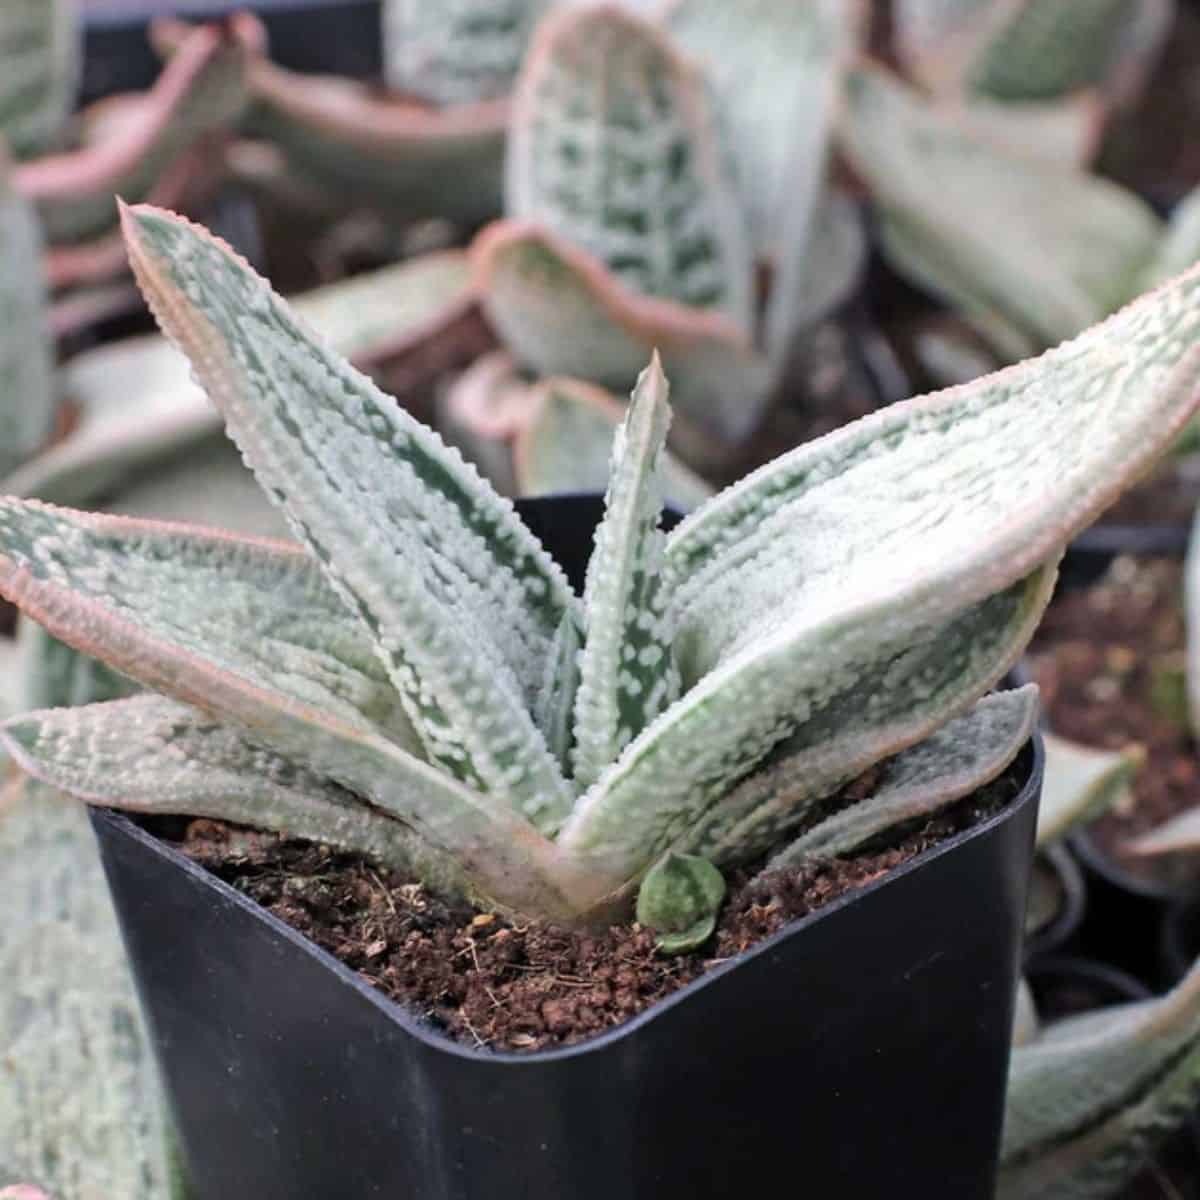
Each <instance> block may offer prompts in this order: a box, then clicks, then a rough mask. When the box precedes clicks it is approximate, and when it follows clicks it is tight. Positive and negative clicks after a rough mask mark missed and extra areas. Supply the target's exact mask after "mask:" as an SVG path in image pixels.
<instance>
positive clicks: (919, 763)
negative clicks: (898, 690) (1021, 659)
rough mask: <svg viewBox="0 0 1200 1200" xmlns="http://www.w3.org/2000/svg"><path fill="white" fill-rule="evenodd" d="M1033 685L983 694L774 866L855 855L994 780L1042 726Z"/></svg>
mask: <svg viewBox="0 0 1200 1200" xmlns="http://www.w3.org/2000/svg"><path fill="white" fill-rule="evenodd" d="M1037 717H1038V693H1037V687H1036V686H1035V685H1033V684H1030V685H1028V686H1027V687H1023V688H1019V689H1018V690H1016V691H1010V692H997V693H995V694H994V695H991V696H985V697H984V698H983V699H982V700H979V701H977V702H976V703H975V706H974V707H973V708H971V709H970V710H969V711H968V712H966V713H964V714H963V715H962V716H961V717H956V718H955V719H954V720H952V721H949V722H947V723H946V724H945V725H943V726H942V727H941V728H940V729H938V730H937V731H936V732H934V733H932V734H930V735H929V737H927V738H926V739H925V740H924V741H921V742H918V743H917V744H916V745H915V746H913V747H911V748H910V749H908V750H904V751H902V752H901V753H900V754H898V755H896V757H895V758H893V759H889V760H888V762H886V763H885V764H884V768H883V771H884V774H883V778H882V779H881V780H880V782H879V785H878V787H877V789H876V790H875V792H874V793H873V794H872V795H871V796H869V797H867V799H865V800H859V801H856V802H854V803H852V804H849V805H847V806H846V807H845V808H843V809H842V810H841V811H839V812H837V813H834V814H832V815H830V816H828V817H826V818H825V819H824V820H822V821H819V822H818V823H817V824H815V825H814V826H813V827H812V828H811V829H809V830H807V831H806V832H804V833H803V834H801V835H800V837H798V838H797V839H796V840H795V841H794V842H792V844H791V845H790V846H788V848H787V849H786V850H784V851H782V852H781V853H780V854H778V855H776V856H775V858H774V859H773V860H772V862H771V866H773V867H786V866H793V865H795V864H798V863H801V862H804V861H805V860H807V859H812V858H834V857H836V856H837V855H840V854H851V853H853V852H854V851H855V850H858V849H859V848H860V847H861V846H863V845H864V844H865V843H866V842H868V841H870V840H871V839H872V838H876V837H879V836H880V835H881V834H884V833H887V832H888V831H889V830H893V829H896V828H898V827H900V826H903V825H904V824H906V823H907V822H910V821H915V820H918V819H920V818H922V817H927V816H931V815H932V814H934V813H936V812H938V811H939V810H941V809H943V808H945V807H946V806H947V805H950V804H953V803H954V801H956V800H961V799H962V798H963V797H964V796H968V795H970V794H971V793H972V792H974V791H976V790H978V789H979V788H981V787H983V786H984V785H985V784H987V783H990V782H991V781H992V780H993V779H995V778H996V777H997V776H998V775H999V774H1000V773H1001V772H1002V771H1004V770H1006V769H1007V767H1008V766H1009V764H1010V763H1011V762H1012V761H1013V759H1014V758H1016V756H1017V754H1018V752H1019V751H1020V749H1021V747H1022V746H1024V745H1025V743H1026V742H1028V741H1029V738H1030V736H1031V735H1032V734H1033V731H1034V729H1035V727H1036V725H1037Z"/></svg>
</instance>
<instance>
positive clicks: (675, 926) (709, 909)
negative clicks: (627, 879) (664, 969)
mask: <svg viewBox="0 0 1200 1200" xmlns="http://www.w3.org/2000/svg"><path fill="white" fill-rule="evenodd" d="M724 899H725V877H724V876H723V875H722V874H721V872H720V871H718V870H717V868H716V867H714V866H713V865H712V863H710V862H709V861H708V859H706V858H700V857H698V856H697V855H695V854H667V855H666V856H664V858H663V859H662V861H661V862H658V863H655V864H654V866H653V867H652V868H651V869H650V871H649V872H648V873H647V875H646V878H645V879H643V880H642V886H641V887H640V888H639V889H638V899H637V919H638V923H639V924H641V925H645V926H647V927H648V928H650V929H653V930H654V932H655V933H657V934H658V938H657V945H658V948H659V949H660V950H661V951H663V953H665V954H682V953H684V952H685V951H688V950H695V949H696V948H697V947H699V946H702V945H703V944H704V943H705V942H706V941H708V939H709V938H710V937H711V936H712V933H713V930H714V929H715V928H716V927H717V911H718V910H719V909H720V907H721V901H722V900H724Z"/></svg>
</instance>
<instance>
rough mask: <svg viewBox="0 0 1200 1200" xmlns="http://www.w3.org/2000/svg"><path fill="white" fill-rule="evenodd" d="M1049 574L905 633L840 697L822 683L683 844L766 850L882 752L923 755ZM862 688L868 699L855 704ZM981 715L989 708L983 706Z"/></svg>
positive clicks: (1020, 622)
mask: <svg viewBox="0 0 1200 1200" xmlns="http://www.w3.org/2000/svg"><path fill="white" fill-rule="evenodd" d="M1054 577H1055V573H1054V571H1053V569H1050V568H1045V569H1043V570H1040V571H1037V572H1035V573H1034V574H1033V575H1032V576H1031V577H1030V578H1029V579H1027V580H1024V581H1022V582H1021V583H1019V584H1017V585H1016V586H1014V587H1012V588H1009V589H1007V590H1006V591H1004V592H1002V593H1000V594H999V595H997V596H993V597H989V598H988V599H987V600H985V601H984V602H983V603H982V604H979V605H976V606H974V607H973V608H971V609H969V610H968V611H967V612H966V613H964V614H962V615H961V616H959V617H957V618H956V619H955V620H953V621H951V622H949V623H948V624H946V625H945V626H941V627H938V628H935V629H930V630H923V631H921V632H920V633H914V634H913V635H912V636H911V637H910V640H909V642H908V643H907V645H906V647H905V650H904V652H903V654H902V656H901V657H899V658H898V659H897V661H895V662H892V661H890V660H889V659H888V658H887V657H886V655H881V657H880V661H879V662H878V663H877V664H873V665H872V666H871V667H868V668H866V670H865V672H864V674H863V675H862V677H861V678H859V679H857V682H856V684H854V685H852V686H851V687H849V688H848V689H847V690H846V691H845V692H843V693H841V694H839V693H838V691H837V685H836V684H834V685H829V684H826V685H824V686H825V687H826V689H827V692H828V695H829V699H828V700H827V703H826V706H825V708H824V710H823V711H822V712H821V714H820V717H819V719H815V720H809V721H806V722H803V723H801V724H800V726H799V728H798V729H797V730H796V732H795V733H793V734H792V735H791V736H790V737H788V738H786V739H785V740H784V741H783V742H781V743H780V744H779V745H778V746H776V747H775V748H774V750H773V752H772V753H771V754H770V756H769V757H768V758H767V759H766V761H765V763H764V764H763V765H762V766H761V767H760V768H759V769H757V770H756V771H754V772H753V773H752V774H750V775H749V776H748V777H747V778H746V779H745V780H743V781H742V782H741V783H740V784H738V785H737V786H735V787H733V788H732V789H731V790H729V791H728V793H727V794H726V795H724V796H721V797H718V799H717V803H716V804H715V805H714V806H713V808H712V810H711V812H710V813H709V814H708V815H707V816H706V817H705V818H704V819H703V820H702V821H700V822H699V823H697V825H696V826H695V827H694V828H693V829H692V830H691V831H690V832H689V833H688V834H687V836H686V838H685V840H684V843H683V844H684V845H685V846H686V847H687V848H688V849H691V850H695V851H697V852H699V853H703V854H707V855H709V856H710V857H712V858H714V859H716V860H717V861H718V862H727V861H735V860H740V859H744V858H746V857H750V856H753V855H754V854H757V853H761V852H765V851H767V850H769V849H770V848H771V847H772V846H775V845H778V844H779V842H780V841H781V839H782V838H783V837H784V836H785V835H787V834H788V833H789V831H791V830H793V829H794V828H796V827H797V826H798V825H799V826H803V825H804V824H806V823H807V824H810V825H811V823H812V820H813V818H812V814H813V813H814V812H816V811H817V810H816V805H817V804H818V803H819V802H820V801H821V800H824V799H825V798H826V797H828V796H830V795H832V794H833V793H834V792H835V791H836V790H837V789H838V788H840V787H841V786H843V785H844V784H846V783H848V782H850V781H851V780H852V779H854V778H855V776H857V775H858V774H860V773H861V772H862V771H864V770H865V769H866V768H867V767H869V766H871V765H872V764H874V763H876V762H878V761H879V760H880V759H881V758H885V757H887V756H889V755H891V754H894V753H896V752H898V751H903V750H904V748H905V747H907V746H915V747H916V749H915V750H914V751H912V753H915V754H917V755H918V757H917V759H916V761H917V762H918V763H920V762H921V761H923V760H922V759H921V757H920V752H921V748H922V746H923V745H925V742H923V741H922V739H923V738H924V739H928V738H930V737H931V736H936V735H937V732H938V731H939V729H940V728H941V727H942V726H943V725H944V724H945V723H946V722H947V721H950V720H952V719H953V718H955V717H956V716H957V714H959V713H961V712H962V711H963V710H964V708H966V707H967V706H968V705H969V704H970V703H971V701H972V700H973V699H975V697H977V696H979V695H980V694H981V693H982V692H984V691H986V690H987V688H989V687H990V686H992V685H993V684H994V683H995V682H996V681H997V680H998V679H999V678H1000V677H1001V676H1002V675H1003V674H1004V672H1005V671H1006V670H1008V668H1009V667H1010V666H1011V665H1012V663H1013V662H1014V661H1015V660H1016V658H1017V657H1018V655H1019V654H1020V651H1021V648H1022V647H1023V646H1024V645H1025V643H1026V642H1027V641H1028V640H1029V638H1030V636H1031V635H1032V633H1033V630H1034V629H1035V628H1036V626H1037V623H1038V621H1039V620H1040V619H1041V615H1042V613H1043V612H1044V611H1045V607H1046V605H1047V603H1048V602H1049V599H1050V594H1051V591H1052V589H1053V586H1054ZM864 695H869V696H871V697H872V698H873V702H872V703H871V704H869V705H867V704H864V703H863V701H862V697H863V696H864ZM989 715H991V716H994V715H996V714H995V713H994V712H992V713H988V712H987V711H986V710H985V719H986V717H987V716H989ZM967 719H968V717H966V716H964V717H958V720H959V721H965V720H967ZM901 757H902V755H901ZM872 811H874V810H872ZM868 815H870V814H868ZM845 827H846V821H845V820H844V819H843V820H841V821H837V822H835V823H834V824H833V825H831V826H830V827H829V829H828V830H826V831H825V833H827V834H830V835H831V836H833V835H840V834H841V833H842V832H843V831H844V828H845ZM850 827H851V828H853V820H851V821H850ZM831 853H836V851H831Z"/></svg>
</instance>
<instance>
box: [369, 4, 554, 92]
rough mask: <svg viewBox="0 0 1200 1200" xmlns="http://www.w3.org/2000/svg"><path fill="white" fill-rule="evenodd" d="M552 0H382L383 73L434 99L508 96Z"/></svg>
mask: <svg viewBox="0 0 1200 1200" xmlns="http://www.w3.org/2000/svg"><path fill="white" fill-rule="evenodd" d="M549 2H550V0H500V2H499V3H497V2H496V0H443V2H442V3H440V4H427V3H425V0H385V2H384V5H383V57H384V75H385V77H386V79H387V81H388V83H389V85H390V86H391V87H393V88H395V89H396V90H397V91H399V92H403V93H407V94H409V95H413V96H420V97H421V98H422V99H424V100H427V101H429V102H430V103H432V104H440V105H452V104H469V103H472V102H474V101H478V100H494V99H497V98H499V97H501V96H506V95H508V93H509V91H510V90H511V88H512V85H513V81H514V80H515V79H516V76H517V71H518V69H519V68H520V65H521V59H522V56H523V55H524V53H525V46H526V43H527V42H528V41H529V36H530V34H531V33H532V32H533V27H534V25H536V24H537V21H538V19H539V18H540V17H541V15H542V13H543V11H544V10H545V9H546V8H547V7H548V6H549Z"/></svg>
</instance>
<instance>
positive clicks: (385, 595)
mask: <svg viewBox="0 0 1200 1200" xmlns="http://www.w3.org/2000/svg"><path fill="white" fill-rule="evenodd" d="M126 225H127V236H128V239H129V244H130V253H131V259H132V261H133V264H134V269H135V272H136V274H137V276H138V279H139V281H140V282H141V284H142V287H143V289H144V290H145V292H146V294H147V298H148V299H149V300H150V303H151V307H152V308H153V309H154V311H155V314H156V316H157V317H158V318H159V321H160V322H161V324H162V325H163V328H164V330H165V331H166V332H167V333H168V334H169V336H171V337H172V338H173V339H175V340H176V341H177V343H178V344H179V345H180V347H181V349H183V350H184V352H185V353H186V354H188V356H189V358H190V359H191V361H192V365H193V368H194V369H195V371H196V374H197V378H198V380H199V381H200V382H201V383H202V385H203V386H204V387H205V389H206V391H207V393H208V395H209V397H210V399H212V400H213V402H214V403H215V404H216V405H217V407H218V408H219V409H220V410H221V412H222V414H223V415H224V417H225V420H226V425H227V429H228V431H229V433H230V435H231V436H232V437H233V438H234V440H235V441H236V442H237V443H238V445H239V447H240V448H241V450H242V453H243V455H244V456H245V458H246V461H247V463H248V465H249V466H250V467H251V469H252V470H253V471H254V472H255V474H256V475H257V477H258V479H259V482H260V483H261V484H262V485H263V487H264V488H265V489H266V491H267V493H268V494H269V495H270V496H271V497H272V499H273V500H274V501H275V502H276V503H277V504H278V505H279V506H280V507H281V508H282V509H283V510H284V512H285V513H286V515H287V517H288V522H289V525H290V526H291V528H292V530H293V532H294V533H295V534H296V536H297V537H298V538H299V540H300V541H301V542H302V543H304V544H305V545H306V546H307V547H308V548H309V549H310V551H311V552H312V554H313V556H314V558H315V559H316V561H317V562H318V563H319V564H320V566H321V569H322V570H323V571H324V572H325V573H326V575H327V577H328V579H329V580H330V582H331V583H332V584H333V586H334V588H335V589H336V590H337V591H338V594H339V595H340V596H341V597H342V599H343V601H344V602H345V603H346V604H347V605H348V606H349V607H350V609H351V610H352V611H353V612H354V613H355V614H356V615H357V616H358V618H359V619H360V620H361V621H363V622H364V623H365V625H366V626H367V627H368V628H369V629H370V631H371V635H372V638H373V641H374V645H375V650H376V653H377V654H378V656H379V658H380V661H381V662H382V663H383V664H384V666H385V667H386V669H387V671H388V674H389V677H390V678H391V680H392V682H393V684H394V685H395V686H396V688H397V689H398V690H399V692H400V694H401V697H402V698H403V700H404V703H405V707H406V709H407V711H408V713H409V716H410V719H411V720H412V721H413V724H414V726H415V727H416V729H417V732H418V734H419V735H420V737H421V740H422V743H423V745H424V747H425V750H426V753H427V754H428V756H429V757H430V759H431V760H432V761H434V762H436V763H438V764H440V765H441V766H442V767H444V768H445V769H447V770H448V771H449V772H450V773H451V774H453V775H455V776H456V777H458V778H460V779H462V780H464V781H465V782H467V783H468V784H469V785H472V786H479V787H482V788H484V789H486V790H488V791H489V792H491V793H493V794H495V795H496V796H497V797H498V798H500V799H501V800H502V801H503V802H507V803H510V804H512V805H513V807H514V808H515V809H517V810H519V811H520V812H522V813H524V814H525V815H526V816H528V817H530V818H532V819H533V820H535V821H536V822H538V823H539V825H540V826H541V827H542V828H545V829H551V828H553V827H554V826H555V825H556V824H557V822H558V821H560V820H561V819H562V817H563V816H564V815H565V813H566V811H567V810H568V809H569V807H570V803H571V799H570V797H571V793H570V789H569V787H568V785H567V783H566V781H565V779H564V778H563V776H562V773H561V771H560V770H559V767H558V764H557V762H556V761H555V759H554V756H553V755H552V754H551V753H550V752H549V750H548V748H547V746H546V742H545V738H544V735H543V732H542V731H540V730H539V729H538V728H537V727H536V725H535V724H534V721H533V717H532V715H531V712H530V710H531V707H532V703H533V700H534V698H535V697H536V695H537V693H538V690H539V689H540V687H541V684H542V679H543V674H544V664H545V661H546V658H547V656H548V654H549V653H550V646H551V643H552V641H553V639H554V637H555V634H556V633H557V631H558V628H559V625H560V623H561V620H562V616H563V613H564V612H571V611H572V610H573V609H574V607H575V606H576V604H577V600H576V598H575V596H574V594H573V593H572V592H571V590H570V587H569V585H568V584H567V581H566V578H565V576H564V575H563V573H562V571H561V569H560V568H559V567H558V566H557V564H556V563H554V562H553V561H552V560H551V559H550V557H549V556H548V555H547V554H546V552H545V550H544V549H543V548H542V546H541V544H540V543H539V542H538V541H537V539H536V538H535V537H534V536H533V535H532V534H531V533H530V532H529V530H528V529H527V528H526V527H525V526H524V525H523V524H522V523H521V521H520V520H519V519H518V518H517V517H516V514H515V513H514V512H513V509H512V505H511V503H509V502H508V501H506V500H504V499H502V498H501V497H500V496H498V495H497V494H496V493H495V492H494V491H493V489H492V488H491V487H490V486H489V485H488V484H487V483H485V482H484V481H483V480H482V479H481V478H480V477H479V475H478V473H477V472H476V471H475V470H474V469H473V468H471V467H469V466H468V465H467V464H466V463H464V462H463V460H462V458H461V456H460V455H459V454H458V453H457V452H455V451H452V450H449V449H448V448H447V447H446V446H445V444H444V443H443V442H442V441H441V439H440V438H438V437H437V435H436V434H434V433H432V432H431V431H430V430H429V429H427V428H426V427H425V426H423V425H421V424H420V423H419V422H418V421H416V420H415V419H414V418H413V417H411V416H410V415H409V414H407V413H406V412H404V411H403V410H402V409H400V407H399V406H398V405H397V404H396V403H395V401H394V400H391V399H390V398H389V397H387V396H385V395H384V394H383V393H382V392H380V391H379V389H378V388H377V387H375V385H374V384H373V383H372V382H371V381H370V380H369V379H368V378H366V377H365V376H363V375H361V374H359V373H358V372H357V371H355V370H354V369H353V368H352V367H351V366H350V365H349V364H348V363H347V362H346V361H345V360H344V359H342V358H341V357H340V356H339V355H337V354H336V353H334V352H332V351H330V350H329V349H327V348H326V347H325V346H324V345H322V344H321V343H320V342H319V341H317V340H316V339H315V338H314V337H313V336H312V335H311V334H310V333H309V332H308V330H307V329H306V327H305V326H304V325H303V324H301V323H300V322H298V321H297V319H296V317H295V316H294V315H293V314H292V312H291V310H290V309H289V308H288V307H287V305H286V304H284V302H283V301H282V300H280V299H279V297H277V296H276V295H275V294H274V293H273V292H272V291H271V290H270V288H269V287H268V286H267V285H266V283H265V282H264V281H263V280H262V279H260V278H259V277H258V276H257V275H256V274H255V273H254V272H253V271H252V270H251V269H250V268H249V267H248V266H247V265H246V264H245V263H244V262H243V261H242V260H241V259H239V258H237V257H236V256H235V255H234V254H233V253H232V251H230V250H228V249H227V248H226V247H224V246H223V245H222V244H220V243H218V242H217V241H216V240H215V239H213V238H212V237H211V236H210V235H208V234H207V233H205V232H203V231H201V230H199V229H197V228H195V227H193V226H190V225H188V224H187V223H186V222H184V221H181V220H180V219H178V218H174V217H172V216H170V215H169V214H166V213H161V212H158V211H156V210H153V209H142V210H136V211H134V210H130V211H128V213H127V216H126ZM378 496H383V497H386V500H385V502H384V503H382V504H380V503H378V502H377V500H376V497H378Z"/></svg>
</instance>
